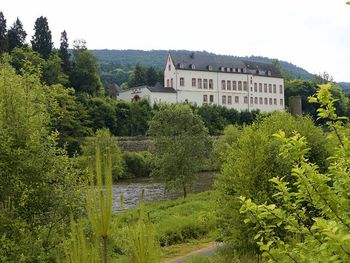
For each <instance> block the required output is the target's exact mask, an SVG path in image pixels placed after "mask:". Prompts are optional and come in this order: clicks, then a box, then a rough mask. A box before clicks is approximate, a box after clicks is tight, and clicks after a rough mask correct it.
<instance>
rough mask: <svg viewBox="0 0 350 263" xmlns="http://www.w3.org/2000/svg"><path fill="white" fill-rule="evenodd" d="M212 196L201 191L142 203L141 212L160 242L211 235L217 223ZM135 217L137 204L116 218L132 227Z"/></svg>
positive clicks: (169, 243)
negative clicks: (185, 196)
mask: <svg viewBox="0 0 350 263" xmlns="http://www.w3.org/2000/svg"><path fill="white" fill-rule="evenodd" d="M214 197H215V195H214V193H213V192H203V193H200V194H196V195H192V194H190V195H188V197H187V198H186V199H183V198H178V199H176V200H169V201H161V202H150V203H145V204H144V214H145V215H147V220H149V223H151V224H153V225H154V228H155V230H156V232H157V234H158V238H159V241H160V244H161V245H162V246H169V245H173V244H177V243H184V242H188V241H190V240H193V239H200V238H203V237H205V236H208V235H210V236H213V235H214V232H215V230H216V226H217V218H216V216H215V212H214V207H215V206H214ZM138 218H139V210H138V208H132V209H130V210H128V211H125V212H123V213H120V214H117V215H116V218H115V220H116V221H117V222H118V224H119V225H120V227H121V228H123V227H126V226H129V227H130V228H132V227H133V226H134V225H135V224H137V222H138ZM118 236H119V235H118ZM118 236H117V237H116V238H118Z"/></svg>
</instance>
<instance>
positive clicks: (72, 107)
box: [45, 85, 92, 156]
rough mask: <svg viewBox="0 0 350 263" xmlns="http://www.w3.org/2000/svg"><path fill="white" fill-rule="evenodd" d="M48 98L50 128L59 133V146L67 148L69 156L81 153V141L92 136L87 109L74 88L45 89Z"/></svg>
mask: <svg viewBox="0 0 350 263" xmlns="http://www.w3.org/2000/svg"><path fill="white" fill-rule="evenodd" d="M45 92H46V96H47V98H48V103H49V105H50V107H49V114H50V116H51V122H50V127H51V130H52V131H58V132H59V135H58V146H60V147H62V148H65V149H66V151H67V153H68V154H69V156H73V155H74V154H76V153H80V152H81V150H80V143H81V140H82V139H83V138H85V137H87V136H90V135H91V134H92V131H91V128H90V121H89V120H88V118H89V116H88V113H87V109H86V108H85V107H84V105H83V104H82V103H79V102H78V99H77V97H76V96H75V92H74V89H73V88H65V87H63V86H62V85H52V86H48V87H45Z"/></svg>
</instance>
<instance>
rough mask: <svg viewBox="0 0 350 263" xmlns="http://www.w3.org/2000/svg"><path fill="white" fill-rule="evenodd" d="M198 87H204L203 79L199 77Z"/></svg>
mask: <svg viewBox="0 0 350 263" xmlns="http://www.w3.org/2000/svg"><path fill="white" fill-rule="evenodd" d="M198 88H199V89H201V88H202V79H198Z"/></svg>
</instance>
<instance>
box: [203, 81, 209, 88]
mask: <svg viewBox="0 0 350 263" xmlns="http://www.w3.org/2000/svg"><path fill="white" fill-rule="evenodd" d="M203 88H204V89H208V80H207V79H203Z"/></svg>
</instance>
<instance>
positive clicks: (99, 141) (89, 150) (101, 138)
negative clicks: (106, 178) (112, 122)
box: [82, 129, 124, 181]
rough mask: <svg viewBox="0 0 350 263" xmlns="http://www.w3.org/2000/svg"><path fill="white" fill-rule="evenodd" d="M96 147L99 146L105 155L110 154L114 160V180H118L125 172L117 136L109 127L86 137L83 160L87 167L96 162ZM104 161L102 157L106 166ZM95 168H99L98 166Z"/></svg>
mask: <svg viewBox="0 0 350 263" xmlns="http://www.w3.org/2000/svg"><path fill="white" fill-rule="evenodd" d="M96 148H99V150H100V151H101V153H102V155H103V156H105V155H106V156H109V155H110V158H111V160H112V175H113V179H114V181H116V180H117V179H118V178H119V177H121V176H122V175H123V173H124V171H123V161H122V158H121V153H120V149H119V147H118V144H117V138H116V137H113V136H112V135H111V133H110V131H109V130H108V129H102V130H97V131H96V133H95V136H94V137H88V138H86V140H85V142H84V143H83V145H82V152H83V156H82V162H83V165H84V166H85V167H88V166H89V165H91V163H96V159H95V156H96V154H97V152H96ZM104 161H105V159H102V165H103V166H106V165H107V164H105V163H103V162H104ZM94 169H98V167H95V168H94Z"/></svg>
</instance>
